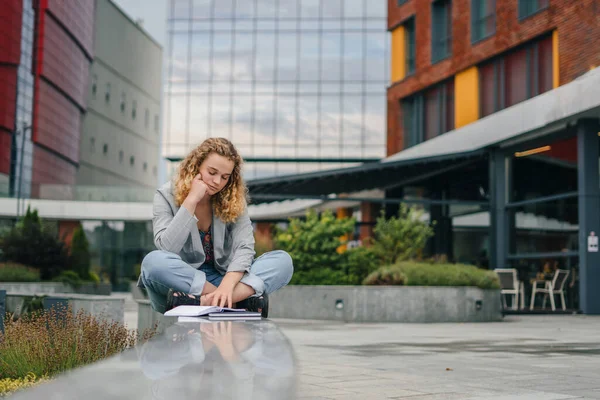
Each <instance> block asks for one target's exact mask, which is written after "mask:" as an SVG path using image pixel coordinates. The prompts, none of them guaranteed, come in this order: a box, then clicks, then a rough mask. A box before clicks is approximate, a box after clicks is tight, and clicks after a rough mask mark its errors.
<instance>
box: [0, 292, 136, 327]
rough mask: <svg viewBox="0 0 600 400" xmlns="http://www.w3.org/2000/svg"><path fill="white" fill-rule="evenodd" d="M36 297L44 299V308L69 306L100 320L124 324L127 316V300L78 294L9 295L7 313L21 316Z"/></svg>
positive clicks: (7, 297) (74, 311)
mask: <svg viewBox="0 0 600 400" xmlns="http://www.w3.org/2000/svg"><path fill="white" fill-rule="evenodd" d="M34 295H36V296H37V297H43V298H44V308H50V307H52V306H55V305H60V304H62V305H69V306H71V307H72V309H73V313H74V314H77V312H79V310H84V311H85V312H86V313H87V314H91V315H93V316H94V317H96V318H99V319H106V320H109V321H115V322H119V323H123V321H124V315H125V299H123V298H118V297H111V296H97V295H88V294H76V293H53V294H47V293H37V294H35V293H33V294H30V293H25V294H24V293H9V294H7V295H6V312H9V313H11V314H15V315H17V316H19V315H21V310H22V308H23V305H24V304H25V301H26V299H27V298H30V297H32V296H34Z"/></svg>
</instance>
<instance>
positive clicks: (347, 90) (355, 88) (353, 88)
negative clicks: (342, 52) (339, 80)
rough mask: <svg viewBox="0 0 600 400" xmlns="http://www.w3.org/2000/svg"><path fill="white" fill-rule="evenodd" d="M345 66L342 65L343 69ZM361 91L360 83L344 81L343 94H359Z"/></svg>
mask: <svg viewBox="0 0 600 400" xmlns="http://www.w3.org/2000/svg"><path fill="white" fill-rule="evenodd" d="M345 68H346V67H345V66H344V69H345ZM362 91H363V85H362V83H348V82H344V94H353V93H354V94H360V93H362Z"/></svg>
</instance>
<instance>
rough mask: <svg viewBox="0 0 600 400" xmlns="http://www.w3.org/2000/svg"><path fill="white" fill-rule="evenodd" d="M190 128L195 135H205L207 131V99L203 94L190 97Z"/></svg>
mask: <svg viewBox="0 0 600 400" xmlns="http://www.w3.org/2000/svg"><path fill="white" fill-rule="evenodd" d="M188 117H189V119H190V127H192V131H193V132H194V134H195V135H201V136H202V137H203V136H204V135H206V132H207V131H208V126H207V121H208V97H207V95H205V94H203V95H201V94H194V95H193V96H190V112H189V115H188Z"/></svg>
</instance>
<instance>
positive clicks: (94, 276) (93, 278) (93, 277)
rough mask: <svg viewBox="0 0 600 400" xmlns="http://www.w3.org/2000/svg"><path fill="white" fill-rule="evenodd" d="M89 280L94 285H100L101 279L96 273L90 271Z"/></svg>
mask: <svg viewBox="0 0 600 400" xmlns="http://www.w3.org/2000/svg"><path fill="white" fill-rule="evenodd" d="M88 279H89V280H90V281H91V282H93V283H96V284H98V283H100V277H99V276H98V274H97V273H95V272H94V271H90V274H89V278H88Z"/></svg>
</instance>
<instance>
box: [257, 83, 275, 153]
mask: <svg viewBox="0 0 600 400" xmlns="http://www.w3.org/2000/svg"><path fill="white" fill-rule="evenodd" d="M255 110H256V112H255V116H254V119H255V125H254V132H256V136H255V143H257V144H260V142H257V140H259V138H258V136H262V137H265V138H267V137H268V138H271V137H272V136H273V122H274V119H275V115H274V108H273V93H271V94H269V95H261V96H257V97H256V99H255ZM271 140H272V139H271ZM271 140H269V141H268V142H267V143H271ZM265 144H266V143H265Z"/></svg>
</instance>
